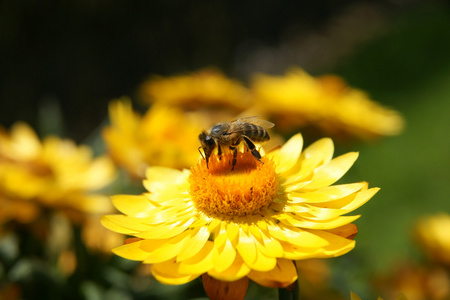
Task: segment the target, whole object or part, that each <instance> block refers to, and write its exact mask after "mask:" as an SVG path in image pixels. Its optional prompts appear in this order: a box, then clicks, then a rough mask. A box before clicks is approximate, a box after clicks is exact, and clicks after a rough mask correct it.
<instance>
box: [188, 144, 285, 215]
mask: <svg viewBox="0 0 450 300" xmlns="http://www.w3.org/2000/svg"><path fill="white" fill-rule="evenodd" d="M232 160H233V155H232V154H231V153H227V154H223V155H222V156H221V157H219V156H217V155H215V154H213V155H212V156H211V157H210V160H209V168H208V167H207V166H206V161H205V160H199V162H198V163H197V165H195V166H194V167H192V169H191V172H190V175H189V183H190V191H189V193H190V195H191V197H192V199H193V201H194V202H195V204H196V206H197V208H198V209H199V210H201V211H203V212H204V213H206V214H209V215H214V216H220V215H227V216H245V215H254V214H259V213H262V212H263V211H264V210H265V209H266V208H268V207H269V206H270V204H272V202H273V199H274V197H275V196H276V194H277V192H278V175H277V173H276V172H275V163H274V162H273V161H272V160H270V159H266V158H265V157H263V158H262V159H261V161H262V162H260V161H258V160H256V159H255V158H254V157H253V155H252V154H251V153H250V152H248V151H246V152H239V153H238V155H237V160H236V165H235V167H234V170H232Z"/></svg>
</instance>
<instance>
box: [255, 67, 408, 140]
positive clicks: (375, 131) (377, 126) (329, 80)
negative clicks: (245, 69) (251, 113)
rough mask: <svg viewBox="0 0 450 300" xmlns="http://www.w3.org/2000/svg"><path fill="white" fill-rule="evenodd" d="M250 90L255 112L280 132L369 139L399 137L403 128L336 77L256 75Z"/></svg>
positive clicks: (294, 72)
mask: <svg viewBox="0 0 450 300" xmlns="http://www.w3.org/2000/svg"><path fill="white" fill-rule="evenodd" d="M251 91H252V93H253V97H254V101H255V104H256V107H257V109H259V110H261V111H262V112H263V114H265V115H267V117H270V118H272V119H274V120H275V121H276V123H277V127H278V128H280V129H281V130H286V131H292V129H294V128H300V127H315V128H319V129H321V130H323V131H325V132H327V133H329V134H333V135H334V136H335V137H340V138H346V137H357V138H361V139H372V138H374V137H378V136H390V135H396V134H399V133H400V132H401V131H402V130H403V126H404V121H403V118H402V117H401V116H400V115H399V113H398V112H396V111H394V110H391V109H388V108H385V107H383V106H381V105H380V104H378V103H377V102H374V101H372V100H370V98H369V97H368V95H367V94H366V93H364V92H362V91H360V90H357V89H353V88H351V87H349V86H347V85H346V83H345V82H344V81H343V80H342V79H341V78H339V77H338V76H331V75H330V76H322V77H318V78H314V77H312V76H310V75H309V74H307V73H306V72H304V71H303V70H301V69H298V68H295V69H293V70H291V71H290V72H287V73H286V74H285V75H284V76H268V75H263V74H259V75H256V76H255V77H254V80H253V83H252V86H251Z"/></svg>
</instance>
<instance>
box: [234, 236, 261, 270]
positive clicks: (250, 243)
mask: <svg viewBox="0 0 450 300" xmlns="http://www.w3.org/2000/svg"><path fill="white" fill-rule="evenodd" d="M236 249H237V251H238V253H239V255H240V256H241V257H242V259H243V260H244V261H245V263H246V264H247V265H249V266H251V265H252V264H253V263H254V262H255V260H256V245H255V241H254V239H253V237H252V236H250V235H248V234H247V233H246V232H245V231H244V230H243V229H239V243H238V245H237V247H236Z"/></svg>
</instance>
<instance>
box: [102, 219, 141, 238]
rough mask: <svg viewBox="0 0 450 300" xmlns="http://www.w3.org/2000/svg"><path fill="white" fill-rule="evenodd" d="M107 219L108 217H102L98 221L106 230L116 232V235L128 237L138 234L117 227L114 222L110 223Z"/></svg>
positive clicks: (134, 231)
mask: <svg viewBox="0 0 450 300" xmlns="http://www.w3.org/2000/svg"><path fill="white" fill-rule="evenodd" d="M109 217H110V216H103V217H102V218H101V219H100V221H101V223H102V225H103V226H105V227H106V228H108V229H110V230H112V231H115V232H118V233H122V234H128V235H133V234H135V233H137V232H138V231H136V230H132V229H129V228H125V227H123V226H121V225H118V224H117V223H116V222H113V221H111V220H110V218H109Z"/></svg>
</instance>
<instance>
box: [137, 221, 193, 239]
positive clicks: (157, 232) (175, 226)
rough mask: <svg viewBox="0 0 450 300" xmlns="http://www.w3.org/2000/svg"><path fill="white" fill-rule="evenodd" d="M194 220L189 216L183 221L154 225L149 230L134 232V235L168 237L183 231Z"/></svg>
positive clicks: (153, 237) (151, 237)
mask: <svg viewBox="0 0 450 300" xmlns="http://www.w3.org/2000/svg"><path fill="white" fill-rule="evenodd" d="M194 220H195V219H194V218H191V219H189V220H187V221H186V222H184V223H181V222H174V223H172V224H167V225H156V226H154V227H152V228H151V229H149V230H146V231H143V232H140V233H138V234H136V237H140V238H143V239H168V238H171V237H174V236H176V235H178V234H180V233H182V232H183V231H185V230H186V229H187V228H189V226H190V225H191V224H192V223H193V222H194Z"/></svg>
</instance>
